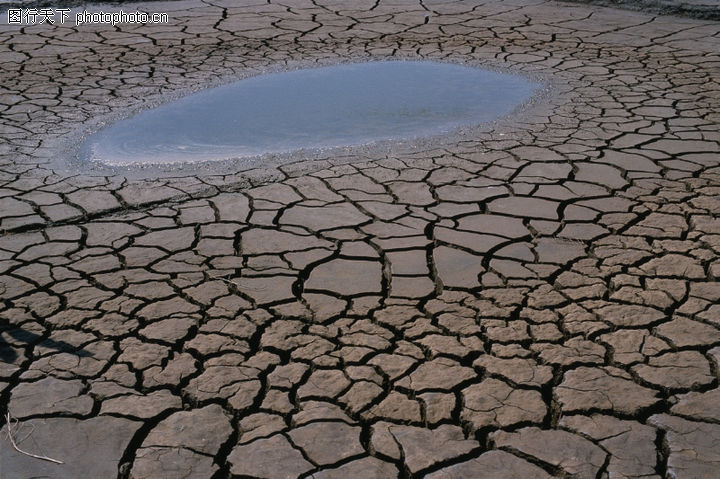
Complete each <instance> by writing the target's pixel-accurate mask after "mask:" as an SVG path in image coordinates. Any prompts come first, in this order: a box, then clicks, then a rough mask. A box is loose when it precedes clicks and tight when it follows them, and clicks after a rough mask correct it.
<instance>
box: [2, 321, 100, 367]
mask: <svg viewBox="0 0 720 479" xmlns="http://www.w3.org/2000/svg"><path fill="white" fill-rule="evenodd" d="M7 336H10V337H12V338H13V339H15V340H16V341H17V342H19V343H24V344H25V345H27V346H29V345H35V346H42V347H44V348H50V349H55V350H57V351H60V352H64V353H70V354H74V355H75V356H79V357H89V356H92V354H91V353H90V352H89V351H87V350H85V349H83V348H78V347H77V346H75V345H73V344H70V343H66V342H65V341H55V340H53V339H50V338H46V339H41V336H40V335H39V334H37V333H33V332H31V331H26V330H24V329H22V328H12V329H5V330H0V361H1V362H4V363H14V362H15V361H16V360H17V359H18V353H17V349H19V348H18V347H17V346H16V347H13V346H11V345H10V344H9V343H8V342H7V339H6V337H7Z"/></svg>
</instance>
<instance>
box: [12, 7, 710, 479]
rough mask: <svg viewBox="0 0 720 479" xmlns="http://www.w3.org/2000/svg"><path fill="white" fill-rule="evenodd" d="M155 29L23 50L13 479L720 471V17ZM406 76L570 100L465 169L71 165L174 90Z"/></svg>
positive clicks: (358, 17)
mask: <svg viewBox="0 0 720 479" xmlns="http://www.w3.org/2000/svg"><path fill="white" fill-rule="evenodd" d="M146 9H147V10H149V11H167V12H169V14H170V23H169V24H167V25H154V26H153V25H149V26H137V25H122V26H120V27H118V28H112V27H110V26H107V25H83V26H80V27H77V28H73V27H71V26H70V25H64V26H62V25H57V26H55V27H50V26H47V25H38V26H33V27H24V28H22V29H21V28H20V27H17V26H8V25H3V26H2V27H0V28H1V33H0V43H2V49H1V50H2V51H1V52H0V61H1V62H2V71H1V73H0V76H1V78H2V82H1V85H2V86H0V91H1V92H2V93H1V94H0V110H1V112H2V123H1V126H0V131H1V132H2V133H1V137H0V155H1V156H0V182H1V186H0V214H1V215H2V220H1V223H0V227H1V228H2V237H0V282H1V286H0V295H1V299H2V303H0V308H1V310H0V315H1V316H0V318H1V319H0V328H2V343H0V361H1V362H0V390H1V391H2V394H1V395H0V407H1V408H2V411H0V412H2V413H3V415H5V413H9V414H10V415H11V417H12V418H13V421H12V423H11V424H4V426H3V430H2V443H1V445H0V474H1V475H2V477H3V478H27V477H37V476H40V475H42V476H43V477H53V478H78V477H93V478H110V477H112V478H115V477H117V478H120V479H125V478H135V479H150V478H211V477H212V478H228V477H256V478H257V477H263V478H285V477H287V478H293V477H312V478H316V479H320V478H335V477H343V478H344V477H353V478H354V477H358V478H373V477H375V478H391V477H403V478H410V477H428V478H432V479H440V478H492V479H498V478H546V477H558V478H570V477H572V478H607V479H609V478H640V477H642V478H660V477H672V478H717V477H719V476H720V413H719V411H720V389H719V388H718V363H719V362H720V283H718V282H717V280H716V278H717V277H718V276H720V259H718V258H719V253H720V217H719V214H720V84H719V83H718V82H719V81H720V55H719V53H718V52H720V33H719V32H720V29H719V28H718V24H717V23H712V22H707V21H701V20H695V19H689V18H677V17H663V16H658V17H653V16H651V15H649V14H643V13H637V12H627V11H619V10H611V9H604V8H601V7H593V6H583V5H579V4H561V3H555V2H549V1H535V0H512V1H503V2H499V1H485V2H475V1H472V2H470V1H464V2H460V1H449V2H447V1H446V2H439V1H429V0H427V1H422V2H420V3H418V2H412V1H406V0H396V1H387V2H386V1H379V2H377V3H375V2H374V1H357V2H356V1H353V2H338V1H336V2H332V1H320V0H316V1H312V2H311V1H306V0H288V1H275V0H273V1H271V2H265V1H255V2H252V1H248V2H230V1H228V2H225V3H223V2H222V1H206V2H195V1H193V2H166V3H152V4H148V5H147V6H146ZM425 15H429V19H430V21H429V22H428V23H427V24H423V19H424V17H425ZM390 57H396V58H412V59H433V60H450V61H458V62H470V63H473V64H483V65H490V66H494V67H500V68H504V69H507V70H509V71H514V72H527V73H530V74H533V75H536V76H538V75H539V76H541V77H544V78H546V79H549V80H551V81H552V83H553V84H555V85H556V86H555V89H554V93H553V94H552V95H549V96H547V97H546V98H544V99H541V100H539V104H538V105H536V106H534V107H531V108H530V109H529V110H528V111H527V112H526V113H525V114H524V115H520V116H518V117H516V118H515V121H512V122H508V123H503V124H497V125H495V127H493V128H488V129H486V130H485V131H482V132H479V133H477V134H476V135H474V136H471V137H465V138H463V139H462V141H458V142H457V143H454V144H450V145H445V146H443V147H442V148H440V147H438V148H430V147H423V148H419V147H418V148H412V147H408V148H405V149H398V152H397V153H394V154H392V155H375V156H373V154H372V153H367V152H366V153H354V154H349V156H346V157H328V158H324V159H320V160H317V161H297V162H295V163H291V164H287V165H284V166H280V167H277V168H265V169H255V170H251V171H244V172H234V173H232V174H225V175H221V174H217V173H213V171H211V170H207V171H200V172H198V173H197V174H195V175H190V176H188V175H182V174H176V175H173V174H169V175H165V176H163V177H162V178H160V179H157V178H155V179H151V178H145V179H143V178H141V177H127V178H126V177H124V176H123V175H121V174H107V175H103V174H100V173H87V172H74V173H67V172H64V171H63V170H60V169H57V168H56V166H55V165H56V163H54V162H53V161H52V160H53V155H55V152H54V150H53V148H52V147H51V145H52V144H53V141H54V140H56V139H57V138H60V137H62V136H63V135H66V134H69V133H71V132H72V131H75V130H77V129H78V128H82V127H83V125H86V124H87V123H86V122H88V121H90V120H91V119H93V118H97V117H100V116H102V115H106V114H109V113H112V112H122V111H127V110H128V109H137V108H141V107H142V106H143V105H144V104H145V102H146V101H148V102H149V101H150V100H151V99H152V98H156V97H157V96H158V95H161V94H164V93H168V92H177V91H182V90H183V89H187V88H193V87H197V86H200V85H205V84H208V83H211V82H219V81H225V80H228V79H230V78H233V77H239V76H242V75H244V74H247V73H248V72H250V73H256V72H258V71H261V70H262V69H263V68H266V67H277V66H278V65H280V66H282V65H285V64H294V62H305V63H308V62H310V63H312V62H319V63H323V62H324V63H328V62H330V63H332V62H336V61H346V60H347V59H351V60H366V59H386V58H390ZM16 420H17V421H18V422H17V423H16V422H15V421H16ZM9 426H11V427H10V429H11V431H12V433H13V436H14V437H15V439H16V441H17V442H18V445H19V446H20V447H21V448H22V449H24V450H25V451H28V452H31V453H34V454H44V455H48V456H50V457H53V458H56V459H59V460H62V461H64V462H65V464H63V465H57V464H52V463H49V462H46V461H42V460H38V459H33V458H31V457H28V456H25V455H22V454H20V453H18V452H16V451H15V450H14V449H13V448H12V447H11V444H10V443H9V441H8V437H7V433H8V428H9Z"/></svg>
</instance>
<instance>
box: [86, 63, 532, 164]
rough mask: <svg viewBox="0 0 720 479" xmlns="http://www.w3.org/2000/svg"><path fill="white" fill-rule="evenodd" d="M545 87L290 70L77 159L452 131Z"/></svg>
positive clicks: (161, 160) (161, 157)
mask: <svg viewBox="0 0 720 479" xmlns="http://www.w3.org/2000/svg"><path fill="white" fill-rule="evenodd" d="M540 87H541V85H540V84H539V83H536V82H533V81H531V80H528V79H526V78H524V77H520V76H516V75H508V74H502V73H497V72H493V71H488V70H483V69H479V68H473V67H467V66H462V65H457V64H452V63H440V62H429V61H384V62H368V63H355V64H344V65H337V66H330V67H322V68H310V69H303V70H294V71H289V72H283V73H272V74H266V75H259V76H256V77H251V78H247V79H244V80H240V81H237V82H235V83H231V84H227V85H223V86H220V87H217V88H211V89H208V90H204V91H201V92H199V93H195V94H192V95H189V96H187V97H184V98H181V99H179V100H177V101H174V102H171V103H168V104H165V105H162V106H159V107H157V108H154V109H151V110H146V111H143V112H141V113H138V114H136V115H134V116H132V117H130V118H127V119H124V120H121V121H118V122H116V123H114V124H112V125H110V126H108V127H106V128H104V129H102V130H100V131H98V132H97V133H95V134H93V135H91V136H90V137H88V138H87V140H86V141H85V143H84V144H83V145H82V147H81V149H80V153H79V156H80V158H81V159H84V160H87V159H90V160H97V161H101V162H103V163H106V164H110V165H130V164H167V163H178V162H197V161H208V160H225V159H230V158H244V157H253V156H259V155H264V154H268V153H286V152H291V151H294V150H299V149H303V148H312V149H315V148H332V147H340V146H353V145H362V144H367V143H372V142H376V141H380V140H388V139H395V138H397V139H412V138H419V137H425V136H432V135H438V134H443V133H447V132H451V131H453V130H455V129H457V128H458V127H461V126H470V125H475V124H479V123H484V122H488V121H492V120H494V119H496V118H498V117H501V116H503V115H506V114H508V113H510V112H511V111H512V110H513V109H514V108H515V107H517V106H518V105H519V104H521V103H523V102H524V101H525V100H527V99H528V98H529V97H530V96H532V94H533V93H535V92H536V91H537V90H538V89H539V88H540Z"/></svg>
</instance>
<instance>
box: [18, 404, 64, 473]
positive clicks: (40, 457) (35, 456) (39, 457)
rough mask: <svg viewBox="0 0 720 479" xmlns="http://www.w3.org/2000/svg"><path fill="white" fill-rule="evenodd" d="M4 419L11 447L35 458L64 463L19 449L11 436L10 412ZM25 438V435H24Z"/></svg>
mask: <svg viewBox="0 0 720 479" xmlns="http://www.w3.org/2000/svg"><path fill="white" fill-rule="evenodd" d="M5 420H6V421H7V425H8V429H7V435H8V438H9V439H10V444H12V446H13V448H14V449H15V450H16V451H17V452H19V453H20V454H24V455H26V456H30V457H34V458H35V459H42V460H43V461H49V462H54V463H55V464H65V463H64V462H62V461H59V460H57V459H53V458H52V457H47V456H39V455H37V454H32V453H29V452H26V451H23V450H22V449H20V448H19V447H18V445H17V444H16V443H15V438H14V437H13V432H14V431H13V423H12V418H11V417H10V413H7V414H6V415H5ZM17 423H18V421H17V420H16V421H15V424H17ZM25 439H27V437H26V438H25Z"/></svg>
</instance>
